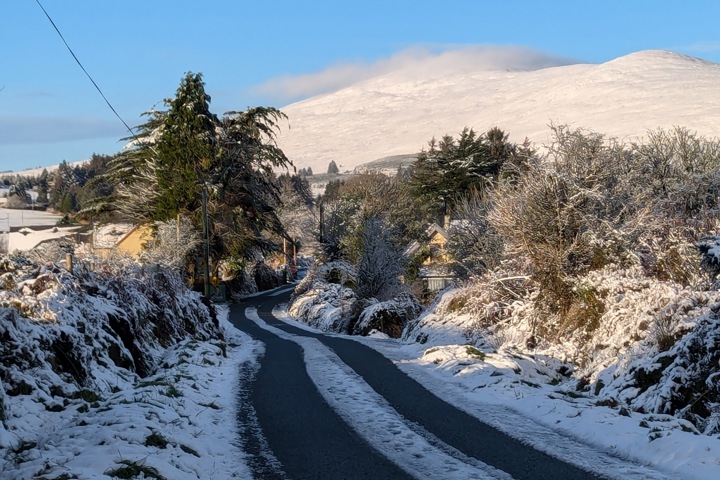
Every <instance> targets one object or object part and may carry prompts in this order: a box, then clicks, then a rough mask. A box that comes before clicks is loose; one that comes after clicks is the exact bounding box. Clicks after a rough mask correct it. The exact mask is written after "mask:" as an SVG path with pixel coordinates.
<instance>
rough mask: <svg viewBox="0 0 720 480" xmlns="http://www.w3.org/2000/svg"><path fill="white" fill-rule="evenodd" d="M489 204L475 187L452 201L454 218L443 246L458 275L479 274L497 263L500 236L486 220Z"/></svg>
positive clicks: (499, 252) (501, 245) (464, 276)
mask: <svg viewBox="0 0 720 480" xmlns="http://www.w3.org/2000/svg"><path fill="white" fill-rule="evenodd" d="M489 207H490V205H489V203H488V200H487V198H486V196H485V195H484V194H483V193H481V192H480V191H478V190H472V191H470V193H468V194H467V195H465V196H463V197H462V198H460V200H459V201H458V202H457V204H456V205H455V212H454V216H455V218H456V220H454V221H453V222H452V223H451V224H450V227H449V231H448V234H449V236H450V238H449V240H448V242H447V245H446V248H447V250H448V253H449V254H450V257H451V259H452V262H453V267H454V270H455V271H456V273H457V274H458V275H459V276H460V277H461V278H468V277H473V276H477V275H481V274H483V273H484V272H485V271H487V270H488V269H493V268H495V267H496V266H497V265H498V264H499V263H500V260H501V255H502V251H503V240H502V237H501V236H500V235H499V234H498V233H497V232H496V231H495V229H494V228H493V226H492V224H491V223H490V222H489V221H488V218H487V215H488V211H489Z"/></svg>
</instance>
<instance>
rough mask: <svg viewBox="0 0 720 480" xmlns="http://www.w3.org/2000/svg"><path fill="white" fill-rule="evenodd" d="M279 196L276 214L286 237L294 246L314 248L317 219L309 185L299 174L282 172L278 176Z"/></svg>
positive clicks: (315, 246)
mask: <svg viewBox="0 0 720 480" xmlns="http://www.w3.org/2000/svg"><path fill="white" fill-rule="evenodd" d="M278 180H279V183H280V198H281V199H282V204H281V206H280V207H279V208H278V216H279V218H280V222H281V223H282V226H283V228H284V230H285V233H286V235H287V237H288V239H289V240H290V241H291V242H292V243H293V244H295V247H297V246H298V245H302V246H303V247H305V246H307V247H310V249H312V250H315V249H317V248H318V245H317V230H318V222H319V219H318V218H317V216H316V215H315V210H314V208H313V200H312V193H311V192H310V186H309V185H308V183H307V180H305V178H304V177H302V176H301V175H293V176H291V175H290V174H284V175H281V176H280V177H279V178H278Z"/></svg>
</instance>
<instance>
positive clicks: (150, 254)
mask: <svg viewBox="0 0 720 480" xmlns="http://www.w3.org/2000/svg"><path fill="white" fill-rule="evenodd" d="M178 218H179V223H178ZM178 218H176V219H173V220H168V221H167V222H156V223H155V235H154V236H153V238H152V239H150V240H149V241H148V242H147V243H146V244H145V250H143V252H142V253H141V255H140V260H141V261H142V262H145V263H151V264H160V265H163V266H165V267H168V268H171V269H173V270H176V271H180V272H182V271H183V269H184V268H185V266H186V265H187V259H188V255H190V253H192V252H193V251H194V250H196V249H197V248H198V247H199V246H200V245H201V243H202V238H201V236H200V233H199V232H198V230H197V229H196V228H195V227H194V226H193V224H192V222H191V221H190V219H189V218H187V217H184V216H178Z"/></svg>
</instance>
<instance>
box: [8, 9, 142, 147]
mask: <svg viewBox="0 0 720 480" xmlns="http://www.w3.org/2000/svg"><path fill="white" fill-rule="evenodd" d="M35 1H36V2H37V4H38V6H40V8H41V9H42V11H43V13H44V14H45V16H46V17H47V19H48V20H50V23H51V24H52V26H53V28H54V29H55V31H56V32H57V34H58V35H60V39H61V40H62V41H63V43H64V44H65V47H67V49H68V51H69V52H70V54H71V55H72V56H73V58H74V59H75V61H76V62H77V64H78V65H79V66H80V68H81V69H82V71H83V72H85V75H87V77H88V78H89V79H90V81H91V82H92V84H93V85H94V86H95V89H96V90H97V91H98V93H100V96H101V97H102V98H103V100H105V103H107V106H108V107H110V110H112V112H113V113H114V114H115V116H116V117H117V118H118V119H119V120H120V121H121V122H122V124H123V125H125V128H127V129H128V131H129V132H130V135H132V136H133V137H134V138H137V137H136V135H135V133H134V132H133V130H132V128H130V127H129V126H128V124H127V123H125V120H123V119H122V117H121V116H120V114H119V113H118V112H117V111H116V110H115V107H113V106H112V105H111V104H110V101H109V100H108V99H107V97H106V96H105V94H104V93H103V91H102V90H101V89H100V87H99V86H98V84H97V83H95V80H93V78H92V76H90V74H89V73H88V71H87V70H85V67H83V64H82V63H80V60H79V59H78V57H77V55H75V52H73V50H72V48H70V45H68V43H67V42H66V41H65V37H63V34H62V33H60V29H59V28H58V27H57V25H55V22H54V21H53V19H52V18H51V17H50V14H48V12H47V10H45V7H43V6H42V3H40V0H35ZM3 88H5V87H3ZM1 90H2V89H0V91H1Z"/></svg>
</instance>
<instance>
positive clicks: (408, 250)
mask: <svg viewBox="0 0 720 480" xmlns="http://www.w3.org/2000/svg"><path fill="white" fill-rule="evenodd" d="M436 233H438V234H440V235H442V236H443V237H444V238H445V240H447V239H449V238H450V236H449V235H448V233H447V232H446V231H445V229H444V228H442V227H441V226H440V225H438V224H437V223H431V224H430V225H429V226H428V228H427V229H425V238H424V239H423V240H422V241H419V240H413V241H412V242H410V244H408V246H407V247H405V250H403V255H404V256H406V257H410V256H413V255H415V254H416V253H417V252H418V250H420V248H422V246H423V244H425V243H426V242H427V241H428V240H430V239H431V238H432V237H433V235H435V234H436Z"/></svg>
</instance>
